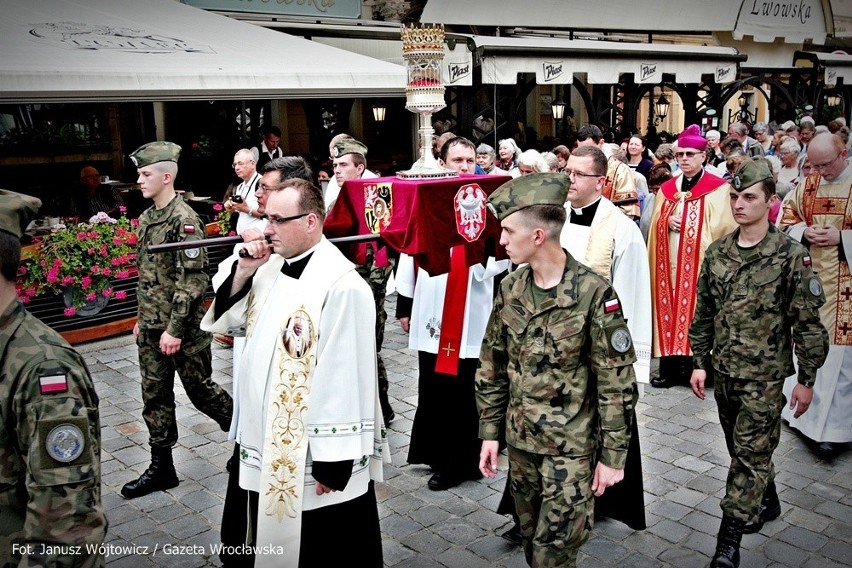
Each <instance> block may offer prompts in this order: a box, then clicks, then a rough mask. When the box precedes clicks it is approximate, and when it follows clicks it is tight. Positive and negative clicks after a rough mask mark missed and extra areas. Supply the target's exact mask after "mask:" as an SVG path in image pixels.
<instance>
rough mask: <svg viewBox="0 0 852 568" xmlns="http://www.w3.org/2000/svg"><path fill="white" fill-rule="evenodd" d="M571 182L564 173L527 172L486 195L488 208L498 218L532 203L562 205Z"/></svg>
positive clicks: (501, 218)
mask: <svg viewBox="0 0 852 568" xmlns="http://www.w3.org/2000/svg"><path fill="white" fill-rule="evenodd" d="M570 186H571V182H570V181H569V180H568V176H566V175H565V174H558V173H557V174H555V173H550V172H545V173H539V174H529V175H525V176H521V177H518V178H515V179H513V180H512V181H507V182H506V183H504V184H503V185H501V186H500V187H498V188H497V189H496V190H494V192H493V193H492V194H491V195H490V196H489V197H488V209H489V210H490V211H491V212H492V213H494V216H495V217H497V218H498V219H499V220H501V221H502V220H503V219H505V218H506V217H508V216H509V215H511V214H512V213H514V212H515V211H519V210H521V209H525V208H527V207H531V206H533V205H564V204H565V199H566V198H567V197H568V188H569V187H570Z"/></svg>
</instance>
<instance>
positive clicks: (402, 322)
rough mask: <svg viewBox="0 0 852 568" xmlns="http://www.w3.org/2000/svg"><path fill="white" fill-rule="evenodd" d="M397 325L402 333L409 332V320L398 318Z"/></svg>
mask: <svg viewBox="0 0 852 568" xmlns="http://www.w3.org/2000/svg"><path fill="white" fill-rule="evenodd" d="M399 325H400V327H402V331H404V332H405V333H408V332H409V331H410V330H411V318H399Z"/></svg>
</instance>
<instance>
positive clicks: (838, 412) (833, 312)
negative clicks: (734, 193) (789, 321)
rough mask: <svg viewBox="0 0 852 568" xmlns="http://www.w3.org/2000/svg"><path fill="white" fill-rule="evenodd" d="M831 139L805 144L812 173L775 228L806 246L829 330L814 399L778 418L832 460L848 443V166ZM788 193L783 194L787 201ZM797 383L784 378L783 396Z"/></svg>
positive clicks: (851, 177) (851, 385)
mask: <svg viewBox="0 0 852 568" xmlns="http://www.w3.org/2000/svg"><path fill="white" fill-rule="evenodd" d="M847 154H848V150H847V149H846V146H845V145H844V144H843V141H842V140H841V139H840V138H839V137H838V136H836V135H833V134H829V133H824V134H818V135H816V136H815V137H814V138H813V140H811V142H810V144H809V145H808V159H809V160H810V162H811V167H812V168H813V172H814V173H812V174H811V175H810V176H808V177H806V178H805V179H804V180H802V181H801V182H799V185H798V186H797V187H796V189H795V190H794V191H793V192H792V197H790V199H788V200H785V204H784V212H783V215H782V217H781V221H780V223H779V226H780V227H781V228H782V229H785V230H786V231H787V234H788V235H790V236H791V237H792V238H794V239H796V240H799V241H801V242H802V243H804V244H806V245H807V247H808V251H809V252H810V255H811V261H812V262H813V269H814V272H816V273H817V274H818V275H819V277H820V280H821V281H822V285H823V288H824V290H825V300H826V301H825V304H824V305H823V306H822V308H820V320H821V321H822V324H823V325H824V326H825V328H826V329H827V330H828V338H829V348H828V357H827V358H826V361H825V364H824V365H823V366H822V367H821V368H820V369H819V370H818V371H817V378H816V383H815V384H814V398H813V402H812V403H811V406H810V408H809V409H808V411H807V412H806V413H805V414H803V415H801V416H800V417H798V418H795V417H794V416H793V412H792V411H791V410H790V409H789V408H784V410H783V411H782V412H781V417H782V418H783V419H784V420H786V421H787V422H788V423H789V424H790V427H792V428H795V429H796V430H798V431H799V432H801V433H802V434H804V435H805V436H807V437H808V438H810V439H811V440H812V441H814V442H815V450H816V452H817V455H818V456H819V457H821V458H823V459H831V458H833V457H834V456H836V455H837V454H839V453H840V452H842V451H843V450H844V449H845V448H846V446H847V444H848V443H849V442H852V419H850V413H852V274H850V271H849V260H850V259H852V196H851V195H850V191H852V190H850V188H852V166H850V165H849V164H848V162H847V158H848V156H847ZM789 196H790V194H788V197H789ZM795 385H796V376H795V375H794V376H792V377H788V378H787V381H786V383H785V384H784V394H785V395H786V396H787V398H788V399H789V398H790V393H791V392H792V389H793V387H794V386H795Z"/></svg>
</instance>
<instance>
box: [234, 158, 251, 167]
mask: <svg viewBox="0 0 852 568" xmlns="http://www.w3.org/2000/svg"><path fill="white" fill-rule="evenodd" d="M253 161H254V160H249V161H248V162H234V163H233V164H231V167H232V168H236V167H237V166H241V167H242V166H245V165H246V164H250V163H252V162H253Z"/></svg>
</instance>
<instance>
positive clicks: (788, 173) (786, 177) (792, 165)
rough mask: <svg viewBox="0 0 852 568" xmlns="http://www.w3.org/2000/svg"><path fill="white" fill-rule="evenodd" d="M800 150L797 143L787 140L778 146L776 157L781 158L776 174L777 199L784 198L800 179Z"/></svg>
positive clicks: (790, 139)
mask: <svg viewBox="0 0 852 568" xmlns="http://www.w3.org/2000/svg"><path fill="white" fill-rule="evenodd" d="M801 150H802V148H801V146H799V143H798V142H796V141H795V140H793V139H792V138H788V139H787V140H785V141H784V142H782V143H781V145H780V146H778V157H779V158H781V171H780V172H778V185H777V187H776V191H777V192H778V197H781V198H782V199H783V198H784V196H785V195H787V192H789V191H790V190H791V189H794V188H795V187H796V184H797V183H799V180H800V179H801V178H802V170H801V164H800V162H799V152H801Z"/></svg>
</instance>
